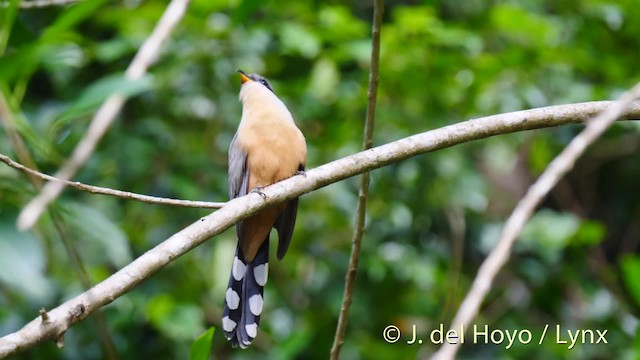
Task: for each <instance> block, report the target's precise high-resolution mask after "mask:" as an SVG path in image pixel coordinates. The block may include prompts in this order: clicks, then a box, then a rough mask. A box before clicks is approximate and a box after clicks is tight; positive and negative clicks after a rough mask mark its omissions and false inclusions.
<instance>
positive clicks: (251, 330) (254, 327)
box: [243, 323, 258, 345]
mask: <svg viewBox="0 0 640 360" xmlns="http://www.w3.org/2000/svg"><path fill="white" fill-rule="evenodd" d="M245 329H246V330H247V335H249V336H250V337H252V338H254V337H256V335H258V324H256V323H253V324H249V325H246V326H245ZM243 342H244V341H243ZM249 344H250V342H249V343H247V345H249Z"/></svg>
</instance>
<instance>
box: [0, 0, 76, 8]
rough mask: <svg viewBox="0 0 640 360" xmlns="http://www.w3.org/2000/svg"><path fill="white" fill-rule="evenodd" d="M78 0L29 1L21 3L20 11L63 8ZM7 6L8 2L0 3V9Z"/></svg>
mask: <svg viewBox="0 0 640 360" xmlns="http://www.w3.org/2000/svg"><path fill="white" fill-rule="evenodd" d="M78 1H80V0H31V1H21V2H20V5H19V7H20V9H34V8H43V7H49V6H65V5H70V4H73V3H76V2H78ZM7 6H9V1H8V0H6V1H2V2H0V7H7Z"/></svg>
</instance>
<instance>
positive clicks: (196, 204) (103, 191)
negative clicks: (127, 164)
mask: <svg viewBox="0 0 640 360" xmlns="http://www.w3.org/2000/svg"><path fill="white" fill-rule="evenodd" d="M0 161H1V162H3V163H5V164H7V165H8V166H10V167H12V168H14V169H16V170H18V171H21V172H23V173H25V174H27V175H29V176H30V177H36V178H38V179H42V180H45V181H52V182H56V181H58V182H63V183H64V185H66V186H69V187H72V188H74V189H78V190H82V191H86V192H90V193H92V194H100V195H109V196H117V197H120V198H123V199H130V200H135V201H141V202H146V203H149V204H160V205H172V206H182V207H193V208H201V209H219V208H221V207H223V206H224V204H225V203H224V202H208V201H191V200H179V199H170V198H162V197H156V196H149V195H142V194H136V193H132V192H128V191H122V190H115V189H110V188H104V187H99V186H93V185H87V184H83V183H81V182H78V181H69V180H61V179H58V178H55V177H53V176H50V175H47V174H43V173H41V172H39V171H36V170H33V169H30V168H28V167H26V166H24V165H22V164H20V163H18V162H15V161H13V160H11V158H9V157H8V156H6V155H4V154H0Z"/></svg>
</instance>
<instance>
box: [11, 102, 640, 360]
mask: <svg viewBox="0 0 640 360" xmlns="http://www.w3.org/2000/svg"><path fill="white" fill-rule="evenodd" d="M611 104H613V103H612V102H608V101H601V102H590V103H581V104H570V105H560V106H551V107H546V108H540V109H533V110H526V111H518V112H513V113H507V114H501V115H494V116H488V117H484V118H479V119H475V120H469V121H465V122H461V123H457V124H453V125H449V126H446V127H443V128H439V129H436V130H432V131H427V132H424V133H420V134H416V135H413V136H410V137H407V138H404V139H401V140H397V141H394V142H391V143H388V144H385V145H381V146H378V147H375V148H372V149H369V150H366V151H362V152H359V153H357V154H354V155H351V156H347V157H345V158H342V159H339V160H336V161H333V162H330V163H328V164H325V165H322V166H320V167H317V168H315V169H311V170H309V171H307V172H306V174H305V176H294V177H293V178H290V179H287V180H284V181H281V182H279V183H277V184H275V185H272V186H269V187H267V188H265V189H264V190H263V193H264V195H265V197H263V196H262V195H260V194H257V193H251V194H249V195H247V196H243V197H240V198H236V199H233V200H231V201H229V202H227V204H226V205H225V206H224V207H223V208H222V209H220V210H218V211H216V212H214V213H212V214H210V215H208V216H205V217H203V218H201V219H200V220H198V221H196V222H195V223H193V224H192V225H190V226H188V227H187V228H185V229H183V230H181V231H180V232H178V233H176V234H175V235H173V236H171V237H170V238H169V239H167V240H165V241H164V242H162V243H161V244H159V245H158V246H156V247H154V248H152V249H150V250H149V251H147V252H146V253H144V254H143V255H141V256H140V257H138V258H137V259H135V260H134V261H133V262H131V263H130V264H129V265H127V266H125V267H124V268H122V269H121V270H119V271H118V272H116V273H115V274H113V275H111V276H110V277H108V278H107V279H105V280H104V281H102V282H100V283H98V284H97V285H95V286H94V287H93V288H91V289H90V290H88V291H86V292H84V293H82V294H80V295H78V296H76V297H75V298H73V299H70V300H68V301H67V302H65V303H63V304H61V305H59V306H58V307H56V308H55V309H52V310H51V311H49V312H48V313H47V315H48V316H46V320H45V319H44V318H45V317H40V316H38V317H37V318H36V319H34V320H32V321H31V322H30V323H28V324H26V325H25V326H24V327H23V328H22V329H20V330H18V331H16V332H14V333H12V334H8V335H6V336H4V337H2V338H0V358H1V357H6V356H9V355H12V354H15V353H17V352H19V351H21V350H24V349H27V348H29V347H31V346H34V345H35V344H37V343H40V342H43V341H46V340H55V339H57V338H59V337H60V336H61V335H62V334H64V332H65V331H67V329H69V327H71V326H73V325H74V324H76V323H77V322H79V321H81V320H84V319H85V318H86V317H87V316H89V314H91V313H92V312H93V311H95V310H96V309H99V308H100V307H102V306H104V305H106V304H109V303H111V302H112V301H114V300H115V299H117V298H118V297H120V296H122V295H124V294H125V293H127V292H128V291H130V290H131V289H132V288H134V287H135V286H137V285H138V284H140V283H141V282H142V281H144V280H145V279H146V278H148V277H150V276H151V275H153V274H154V273H155V272H157V271H158V270H160V269H161V268H163V267H164V266H166V265H167V264H169V263H171V262H172V261H174V260H176V259H177V258H178V257H180V256H182V255H184V254H185V253H187V252H188V251H189V250H191V249H193V248H194V247H196V246H198V245H200V244H202V243H203V242H205V241H206V240H207V239H208V238H210V237H212V236H214V235H217V234H219V233H221V232H222V231H224V230H226V229H227V228H229V227H231V226H232V225H233V224H235V223H236V222H238V221H240V220H242V219H245V218H247V217H249V216H251V215H253V214H255V213H256V212H258V211H259V210H262V209H264V208H266V207H268V206H272V205H274V204H277V203H281V202H284V201H286V200H289V199H292V198H294V197H298V196H301V195H302V194H305V193H308V192H310V191H313V190H315V189H318V188H321V187H324V186H327V185H329V184H332V183H334V182H338V181H340V180H343V179H346V178H348V177H351V176H355V175H358V174H362V173H364V172H365V171H369V170H373V169H377V168H380V167H383V166H385V165H388V164H391V163H394V162H398V161H400V160H404V159H407V158H410V157H413V156H416V155H420V154H424V153H426V152H429V151H435V150H439V149H444V148H447V147H450V146H454V145H457V144H461V143H465V142H470V141H473V140H479V139H484V138H487V137H490V136H494V135H500V134H508V133H513V132H517V131H523V130H531V129H538V128H544V127H550V126H558V125H564V124H571V123H577V122H580V121H581V119H585V118H588V117H590V116H593V115H594V114H597V113H599V112H600V111H602V110H604V109H606V108H607V107H608V106H609V105H611ZM619 118H620V119H637V118H640V103H634V104H632V105H631V106H630V107H629V108H628V109H627V110H626V111H624V112H623V113H622V114H621V115H620V116H619Z"/></svg>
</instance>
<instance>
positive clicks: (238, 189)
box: [229, 133, 249, 199]
mask: <svg viewBox="0 0 640 360" xmlns="http://www.w3.org/2000/svg"><path fill="white" fill-rule="evenodd" d="M237 138H238V134H237V133H236V135H234V137H233V140H231V145H230V146H229V198H230V199H235V198H237V197H240V196H244V195H246V194H247V187H248V185H249V171H248V170H247V153H246V152H245V151H244V150H242V148H240V146H239V145H238V144H237V143H236V139H237Z"/></svg>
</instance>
